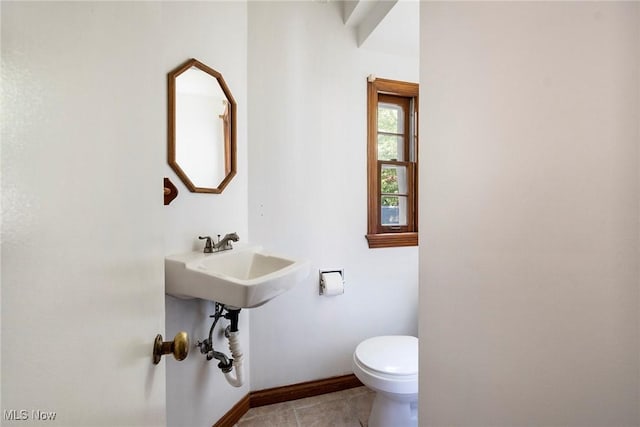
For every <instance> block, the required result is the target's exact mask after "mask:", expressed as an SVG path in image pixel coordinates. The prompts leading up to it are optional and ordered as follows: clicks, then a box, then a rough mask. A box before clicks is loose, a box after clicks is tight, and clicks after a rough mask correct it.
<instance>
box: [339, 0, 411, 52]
mask: <svg viewBox="0 0 640 427" xmlns="http://www.w3.org/2000/svg"><path fill="white" fill-rule="evenodd" d="M340 3H341V5H340V6H341V7H340V8H341V9H342V10H341V12H342V19H343V22H344V23H345V25H347V26H348V27H351V28H353V31H354V34H355V37H356V41H357V43H358V46H359V47H361V48H364V49H369V50H375V51H379V52H384V53H391V54H396V55H402V56H409V57H414V58H417V57H418V56H419V38H420V37H419V34H420V33H419V29H420V2H419V1H418V0H343V1H341V2H340Z"/></svg>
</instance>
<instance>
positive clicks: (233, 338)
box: [197, 302, 244, 387]
mask: <svg viewBox="0 0 640 427" xmlns="http://www.w3.org/2000/svg"><path fill="white" fill-rule="evenodd" d="M225 310H226V311H227V312H226V313H224V314H223V311H225ZM239 314H240V309H239V308H235V307H228V306H225V305H223V304H220V303H217V302H216V305H215V313H214V314H213V315H211V316H209V317H212V318H213V324H212V325H211V328H210V329H209V338H207V339H205V340H204V341H198V344H197V345H198V347H199V348H200V353H202V354H206V355H207V360H212V359H216V360H218V361H219V362H220V363H218V368H220V370H221V371H222V372H223V373H224V376H225V378H226V379H227V382H228V383H229V384H231V385H232V386H234V387H241V386H242V384H243V381H244V375H243V370H242V361H243V355H242V350H241V349H240V339H239V336H240V332H239V331H238V317H239ZM221 317H224V318H225V319H228V320H230V322H231V324H230V325H229V326H227V328H226V329H225V331H224V335H225V337H226V338H227V339H228V340H229V350H230V351H231V357H232V358H231V359H230V358H229V357H227V355H225V354H224V353H222V352H220V351H216V350H215V349H214V348H213V330H214V328H215V327H216V324H217V323H218V320H220V318H221ZM234 368H235V371H236V373H235V377H234V376H233V375H231V372H232V371H233V370H234Z"/></svg>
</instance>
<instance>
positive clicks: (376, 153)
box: [366, 78, 418, 248]
mask: <svg viewBox="0 0 640 427" xmlns="http://www.w3.org/2000/svg"><path fill="white" fill-rule="evenodd" d="M367 90H368V92H367V129H368V130H367V139H368V142H367V163H368V167H367V174H368V179H367V183H368V200H369V209H368V230H367V236H366V237H367V240H368V242H369V247H370V248H385V247H393V246H417V245H418V182H417V173H418V128H417V117H418V115H417V112H418V85H417V84H416V83H406V82H400V81H395V80H386V79H375V78H369V82H368V89H367Z"/></svg>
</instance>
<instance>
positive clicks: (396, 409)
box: [353, 335, 418, 427]
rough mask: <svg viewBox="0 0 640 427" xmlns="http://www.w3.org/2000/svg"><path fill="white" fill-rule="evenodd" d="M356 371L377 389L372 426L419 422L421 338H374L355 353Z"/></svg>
mask: <svg viewBox="0 0 640 427" xmlns="http://www.w3.org/2000/svg"><path fill="white" fill-rule="evenodd" d="M353 373H354V374H355V375H356V377H358V379H359V380H360V381H362V383H363V384H364V385H365V386H367V387H368V388H370V389H371V390H373V391H375V392H376V396H375V399H374V401H373V406H372V408H371V414H370V415H369V422H368V426H369V427H416V426H417V425H418V339H417V338H416V337H411V336H404V335H389V336H380V337H373V338H369V339H366V340H364V341H362V342H361V343H360V344H358V346H357V347H356V350H355V351H354V352H353Z"/></svg>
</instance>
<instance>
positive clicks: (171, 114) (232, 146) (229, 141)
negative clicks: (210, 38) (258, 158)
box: [167, 58, 237, 194]
mask: <svg viewBox="0 0 640 427" xmlns="http://www.w3.org/2000/svg"><path fill="white" fill-rule="evenodd" d="M191 67H195V68H197V69H199V70H201V71H204V72H205V73H207V74H209V75H210V76H212V77H213V78H215V79H216V80H217V81H218V84H219V85H220V88H221V89H222V92H224V95H225V96H226V98H227V101H228V106H229V107H230V108H228V109H227V111H226V114H225V115H224V117H221V118H222V119H223V120H224V145H225V147H224V158H225V159H224V160H225V161H224V170H225V177H224V178H223V179H222V181H221V182H220V184H218V186H217V187H216V188H209V187H197V186H196V185H195V184H194V183H193V181H191V179H190V178H189V176H188V175H187V174H186V173H185V171H184V170H183V169H182V168H181V167H180V165H179V164H178V163H177V161H176V93H175V92H176V78H177V77H178V76H179V75H180V74H182V73H184V72H185V71H187V70H188V69H190V68H191ZM167 96H168V120H167V124H168V138H167V139H168V162H169V166H171V169H173V171H174V172H175V173H176V174H177V175H178V176H179V177H180V179H181V180H182V182H183V183H184V185H186V186H187V188H188V189H189V191H191V192H193V193H214V194H220V193H222V190H224V188H225V187H226V186H227V185H228V184H229V182H231V179H232V178H233V177H234V176H235V174H236V109H237V107H236V101H235V100H234V99H233V96H232V95H231V91H230V90H229V87H228V86H227V83H226V82H225V81H224V78H223V77H222V74H220V73H219V72H217V71H216V70H214V69H213V68H210V67H208V66H206V65H205V64H203V63H202V62H200V61H198V60H197V59H195V58H191V59H189V60H188V61H186V62H185V63H183V64H181V65H180V66H179V67H177V68H176V69H174V70H172V71H171V72H169V74H168V75H167Z"/></svg>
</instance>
